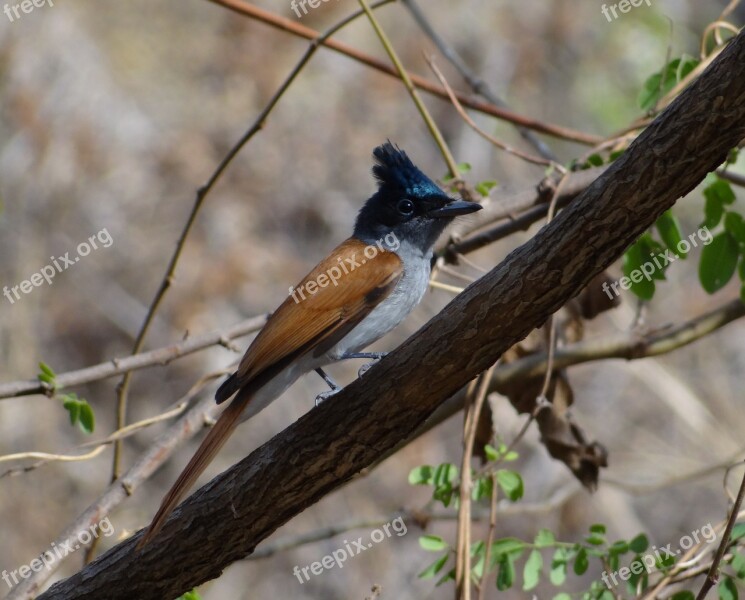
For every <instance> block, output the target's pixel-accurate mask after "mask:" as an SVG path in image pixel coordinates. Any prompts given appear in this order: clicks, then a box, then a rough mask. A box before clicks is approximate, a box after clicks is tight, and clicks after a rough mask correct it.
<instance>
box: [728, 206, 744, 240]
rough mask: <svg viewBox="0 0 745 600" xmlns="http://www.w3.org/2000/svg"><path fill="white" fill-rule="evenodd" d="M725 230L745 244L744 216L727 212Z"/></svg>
mask: <svg viewBox="0 0 745 600" xmlns="http://www.w3.org/2000/svg"><path fill="white" fill-rule="evenodd" d="M724 229H725V231H727V232H728V233H729V234H730V235H731V236H732V237H733V238H735V239H736V240H737V241H738V242H739V243H740V244H745V220H743V218H742V215H740V214H738V213H736V212H732V211H727V212H726V213H725V215H724Z"/></svg>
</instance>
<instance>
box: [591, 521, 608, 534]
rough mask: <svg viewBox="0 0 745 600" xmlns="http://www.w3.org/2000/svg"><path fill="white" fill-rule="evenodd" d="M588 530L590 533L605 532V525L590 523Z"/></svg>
mask: <svg viewBox="0 0 745 600" xmlns="http://www.w3.org/2000/svg"><path fill="white" fill-rule="evenodd" d="M590 531H591V532H592V533H601V534H605V525H603V524H602V523H595V524H594V525H590Z"/></svg>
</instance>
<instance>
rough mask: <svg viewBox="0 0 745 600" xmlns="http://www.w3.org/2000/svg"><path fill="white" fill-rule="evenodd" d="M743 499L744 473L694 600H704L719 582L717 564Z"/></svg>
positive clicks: (720, 559) (725, 549) (744, 495)
mask: <svg viewBox="0 0 745 600" xmlns="http://www.w3.org/2000/svg"><path fill="white" fill-rule="evenodd" d="M743 498H745V473H743V475H742V481H741V482H740V490H739V491H738V492H737V499H736V500H735V503H734V504H733V505H732V510H731V512H730V515H729V518H728V519H727V526H726V527H725V529H724V533H723V534H722V540H721V541H720V542H719V547H718V548H717V553H716V555H715V556H714V560H713V562H712V563H711V568H710V569H709V572H708V573H707V575H706V579H705V580H704V584H703V585H702V586H701V590H700V591H699V593H698V596H696V600H704V598H706V595H707V594H708V593H709V591H710V590H711V588H712V587H714V585H715V584H716V583H717V581H719V564H720V563H721V562H722V558H723V557H724V553H725V552H726V551H727V548H728V547H729V543H730V540H729V538H730V536H731V535H732V529H733V527H734V526H735V522H736V521H737V515H738V513H739V512H740V506H741V505H742V500H743Z"/></svg>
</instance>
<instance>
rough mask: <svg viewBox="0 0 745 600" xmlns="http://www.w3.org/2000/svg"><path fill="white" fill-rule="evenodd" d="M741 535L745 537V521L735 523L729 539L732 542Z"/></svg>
mask: <svg viewBox="0 0 745 600" xmlns="http://www.w3.org/2000/svg"><path fill="white" fill-rule="evenodd" d="M743 537H745V523H736V524H735V526H734V527H733V528H732V533H731V534H730V536H729V539H730V541H732V542H736V541H737V540H739V539H740V538H743Z"/></svg>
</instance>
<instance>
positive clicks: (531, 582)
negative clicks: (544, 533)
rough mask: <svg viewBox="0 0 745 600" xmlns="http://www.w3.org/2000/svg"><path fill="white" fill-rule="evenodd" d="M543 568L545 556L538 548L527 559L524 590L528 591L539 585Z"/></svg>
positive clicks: (524, 571) (524, 570) (524, 572)
mask: <svg viewBox="0 0 745 600" xmlns="http://www.w3.org/2000/svg"><path fill="white" fill-rule="evenodd" d="M542 569H543V557H542V556H541V553H540V552H539V551H538V550H533V551H532V552H531V553H530V555H529V556H528V560H527V561H525V568H524V569H523V590H525V591H526V592H527V591H528V590H532V589H533V588H534V587H535V586H537V585H538V581H539V580H540V578H541V570H542Z"/></svg>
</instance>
